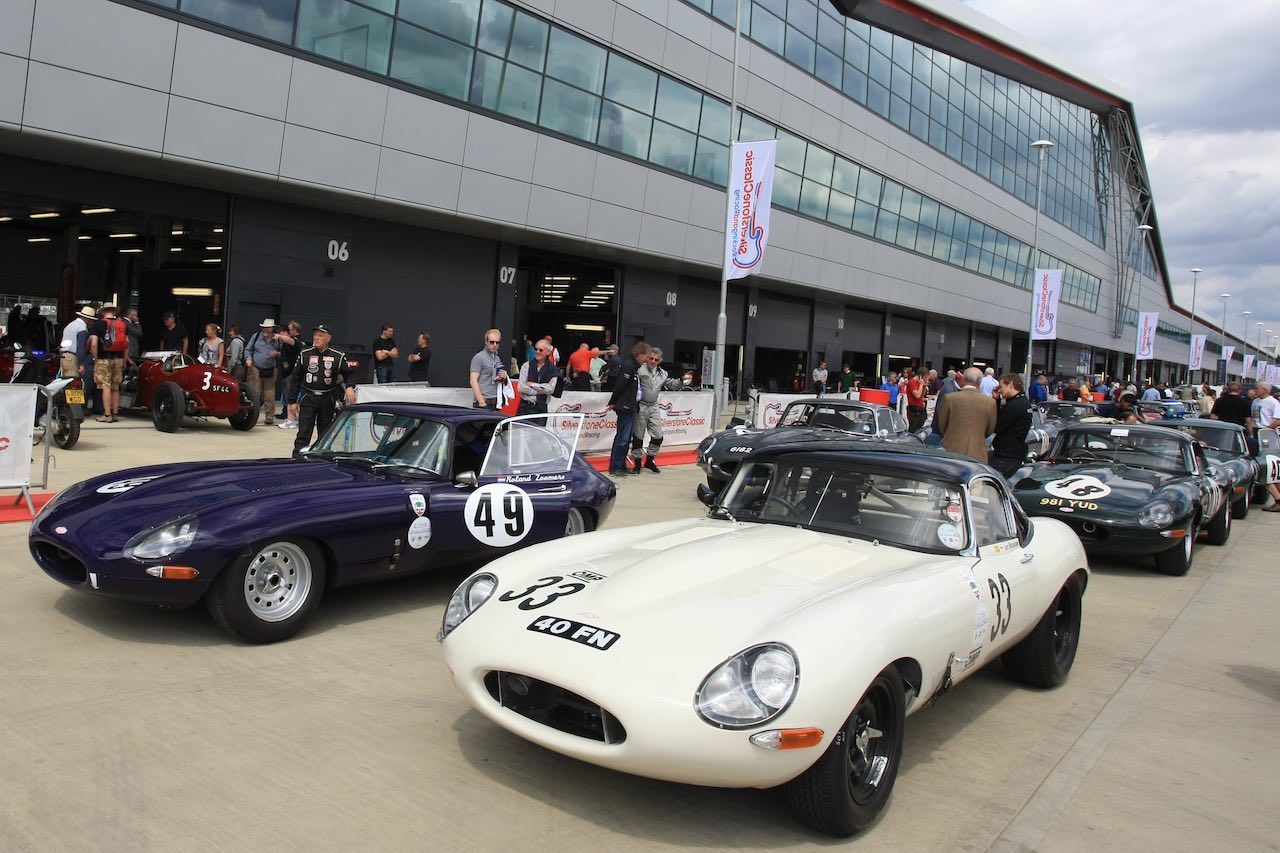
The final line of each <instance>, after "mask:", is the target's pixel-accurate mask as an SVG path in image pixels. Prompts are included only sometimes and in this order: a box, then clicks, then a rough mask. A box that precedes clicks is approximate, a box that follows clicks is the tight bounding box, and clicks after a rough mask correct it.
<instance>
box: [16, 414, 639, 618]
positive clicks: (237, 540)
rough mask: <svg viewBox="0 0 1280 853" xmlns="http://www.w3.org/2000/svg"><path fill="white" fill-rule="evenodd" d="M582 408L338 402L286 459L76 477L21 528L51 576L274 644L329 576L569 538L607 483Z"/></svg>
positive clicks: (360, 578)
mask: <svg viewBox="0 0 1280 853" xmlns="http://www.w3.org/2000/svg"><path fill="white" fill-rule="evenodd" d="M581 423H582V416H581V415H569V416H564V415H555V416H552V417H551V419H550V421H548V419H547V418H546V417H544V416H541V415H537V416H525V417H520V418H511V419H507V420H503V419H502V418H501V417H500V416H499V415H497V414H495V413H492V412H487V411H484V410H476V409H463V408H457V407H453V406H436V405H422V404H410V403H378V404H365V405H357V406H350V407H348V408H346V409H345V410H344V411H342V412H341V413H339V414H338V416H337V417H336V418H335V420H334V422H333V424H332V425H331V427H330V428H329V430H328V431H327V432H326V433H325V434H324V435H323V436H322V437H321V438H320V439H319V440H318V441H317V442H316V443H315V444H314V445H313V446H312V447H311V449H310V450H309V451H307V452H306V454H305V458H304V459H302V460H292V459H261V460H255V461H220V462H184V463H176V464H170V465H152V466H149V467H145V468H135V469H132V470H129V471H122V472H118V473H115V474H108V475H105V476H101V477H95V478H93V479H90V480H85V481H84V482H82V483H77V484H76V485H74V486H71V487H70V488H68V489H66V490H65V491H63V492H62V493H61V494H59V495H58V496H57V497H56V498H54V500H52V501H51V502H50V503H48V504H47V505H46V506H45V507H44V509H43V510H41V512H40V514H39V515H38V516H37V517H36V519H35V521H34V522H33V523H32V525H31V534H30V546H31V554H32V556H33V557H34V558H35V560H36V562H37V563H38V564H39V565H40V568H42V569H44V571H45V573H46V574H48V575H49V576H50V577H52V578H53V579H55V580H57V581H60V582H62V583H64V584H66V585H67V586H70V587H73V588H75V589H79V590H83V591H84V592H86V593H90V594H94V595H105V596H112V597H116V598H125V599H132V600H135V601H143V602H150V603H153V604H161V605H166V606H176V607H181V606H185V605H190V604H194V603H195V602H197V601H199V600H200V599H201V598H203V599H204V600H205V601H206V603H207V604H208V607H209V612H210V613H212V614H213V618H214V619H215V620H216V621H217V622H218V624H219V625H221V626H222V627H223V628H225V629H226V630H227V631H229V632H231V633H232V634H233V635H235V636H236V637H239V638H241V639H243V640H248V641H250V642H256V643H269V642H274V641H276V640H283V639H285V638H287V637H289V636H291V635H293V634H294V633H296V632H297V631H298V630H299V629H300V628H301V627H302V626H303V624H304V623H305V622H306V620H307V619H308V618H309V617H310V615H311V613H312V612H313V611H314V610H315V608H316V605H317V604H318V603H319V601H320V596H321V595H322V593H323V592H324V591H325V590H326V589H327V588H330V587H338V586H348V585H350V584H357V583H365V582H367V581H376V580H382V579H384V578H392V577H398V576H400V575H408V574H413V573H415V572H420V571H424V570H427V569H433V568H436V567H438V566H445V565H450V564H453V563H462V562H467V561H476V560H483V559H485V558H487V557H496V556H498V555H500V554H504V553H507V552H509V551H512V550H515V549H517V548H523V547H525V546H527V545H532V544H534V543H536V542H545V541H547V540H550V539H558V538H559V537H561V536H566V535H571V534H576V533H585V532H587V531H589V530H592V529H594V528H596V527H598V526H599V525H600V524H602V523H603V522H604V521H605V519H606V518H607V517H608V515H609V511H610V510H611V509H612V508H613V499H614V495H615V491H616V487H615V486H614V485H613V483H612V482H611V481H609V480H608V479H607V478H605V477H603V476H601V475H600V474H598V473H597V472H596V471H595V470H594V469H593V468H592V467H591V466H590V465H588V464H587V463H586V461H585V460H583V459H582V457H581V456H579V455H578V454H577V453H576V452H575V448H576V446H577V436H578V432H579V430H580V429H581Z"/></svg>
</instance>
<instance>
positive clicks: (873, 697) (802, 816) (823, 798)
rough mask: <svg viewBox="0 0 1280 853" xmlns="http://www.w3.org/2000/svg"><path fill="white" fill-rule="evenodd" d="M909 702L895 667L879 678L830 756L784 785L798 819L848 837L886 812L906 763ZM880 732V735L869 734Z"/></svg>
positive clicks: (840, 733) (829, 751)
mask: <svg viewBox="0 0 1280 853" xmlns="http://www.w3.org/2000/svg"><path fill="white" fill-rule="evenodd" d="M905 729H906V698H905V696H904V694H903V688H902V676H900V675H899V674H898V670H897V669H896V668H894V667H892V666H890V667H886V668H885V669H884V671H883V672H881V673H880V674H879V675H877V676H876V677H875V680H874V681H872V682H871V686H870V687H868V688H867V690H866V692H865V693H863V694H862V698H861V699H859V700H858V704H857V706H856V707H855V708H854V709H853V712H852V713H851V714H850V715H849V718H848V719H847V720H845V723H844V725H843V726H842V727H841V729H840V731H838V732H836V734H835V737H834V738H833V739H832V741H831V745H830V746H828V747H827V750H826V752H824V753H823V754H822V756H821V757H820V758H819V759H818V760H817V761H816V762H814V763H813V766H811V767H810V768H809V769H808V770H806V771H805V772H804V773H801V774H800V775H799V776H797V777H796V778H795V779H792V780H791V781H790V782H788V783H786V785H784V786H783V796H784V797H785V799H786V801H787V806H788V808H790V809H791V813H792V814H793V815H795V817H796V819H797V820H799V821H800V822H801V823H803V824H805V825H806V826H810V827H812V828H813V829H816V830H818V831H819V832H823V833H826V834H827V835H833V836H836V837H837V838H845V837H847V836H850V835H853V834H854V833H855V832H858V831H859V830H861V829H864V828H866V827H867V826H868V825H869V824H870V823H871V822H872V821H873V820H875V819H876V816H877V815H878V814H880V812H881V810H883V809H884V806H885V804H886V803H887V802H888V801H889V795H890V794H891V793H892V792H893V783H894V780H895V779H896V778H897V776H898V765H899V764H901V762H902V736H903V732H904V730H905ZM868 730H870V731H878V732H880V734H879V735H878V736H875V735H870V732H869V731H868Z"/></svg>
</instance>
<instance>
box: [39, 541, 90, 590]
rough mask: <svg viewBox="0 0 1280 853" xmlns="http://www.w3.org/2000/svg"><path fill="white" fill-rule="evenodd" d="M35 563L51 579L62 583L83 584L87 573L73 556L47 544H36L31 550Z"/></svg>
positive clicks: (77, 558) (81, 563)
mask: <svg viewBox="0 0 1280 853" xmlns="http://www.w3.org/2000/svg"><path fill="white" fill-rule="evenodd" d="M32 551H33V552H34V556H35V558H36V562H37V563H39V564H40V568H42V569H44V570H45V572H47V573H48V574H49V575H50V576H51V577H53V578H54V579H56V580H60V581H62V582H63V583H75V584H79V583H84V582H85V581H87V580H88V579H89V571H88V569H86V568H85V565H84V563H83V562H81V560H80V558H79V557H77V556H76V555H75V554H72V553H71V552H69V551H64V550H62V549H61V548H59V547H58V546H57V545H53V544H51V543H49V542H36V543H34V546H33V548H32Z"/></svg>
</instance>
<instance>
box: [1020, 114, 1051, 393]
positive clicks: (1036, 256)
mask: <svg viewBox="0 0 1280 853" xmlns="http://www.w3.org/2000/svg"><path fill="white" fill-rule="evenodd" d="M1031 147H1032V148H1034V149H1036V151H1038V152H1039V160H1038V166H1037V168H1036V217H1035V230H1034V232H1033V234H1034V236H1033V237H1032V238H1031V264H1030V266H1031V269H1030V270H1028V272H1030V273H1031V288H1030V290H1031V307H1030V308H1028V309H1027V317H1028V318H1029V324H1028V328H1027V367H1026V370H1025V371H1024V372H1023V374H1022V376H1023V379H1024V381H1025V382H1027V383H1028V387H1030V382H1031V350H1032V348H1033V346H1034V343H1035V342H1034V340H1033V338H1034V337H1035V334H1036V332H1035V326H1036V318H1035V313H1036V312H1035V304H1036V264H1038V263H1040V204H1041V199H1042V193H1043V192H1044V158H1045V152H1047V151H1048V150H1049V149H1050V148H1052V147H1053V143H1052V142H1051V141H1050V140H1048V139H1037V140H1036V141H1035V142H1033V143H1031ZM1047 361H1048V360H1047V359H1046V363H1047Z"/></svg>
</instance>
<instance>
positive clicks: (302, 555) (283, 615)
mask: <svg viewBox="0 0 1280 853" xmlns="http://www.w3.org/2000/svg"><path fill="white" fill-rule="evenodd" d="M313 577H314V573H313V572H312V568H311V559H310V558H309V557H308V556H307V553H306V552H305V551H303V550H302V548H300V547H298V546H297V545H296V544H294V543H292V542H273V543H271V544H270V545H267V546H266V547H265V548H263V549H262V550H261V551H259V552H258V553H257V554H255V555H254V557H253V559H251V560H250V561H249V565H248V567H247V568H246V569H245V573H244V580H243V582H242V583H243V587H244V600H245V604H247V605H248V606H249V612H250V613H252V614H253V615H254V616H255V617H256V618H258V619H261V620H262V621H264V622H282V621H284V620H285V619H288V618H289V617H291V616H293V615H294V614H295V613H297V612H298V610H299V609H300V608H301V607H302V606H303V604H305V603H306V601H307V598H308V596H309V595H310V593H311V584H312V582H313Z"/></svg>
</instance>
